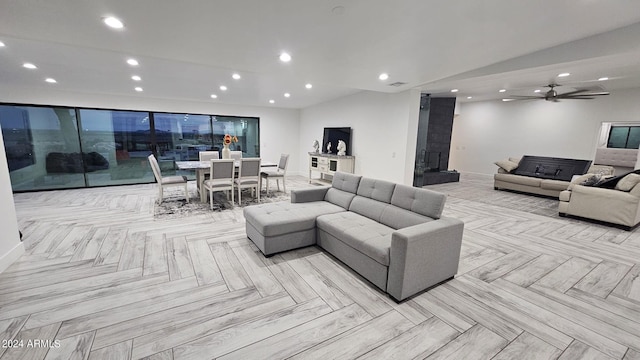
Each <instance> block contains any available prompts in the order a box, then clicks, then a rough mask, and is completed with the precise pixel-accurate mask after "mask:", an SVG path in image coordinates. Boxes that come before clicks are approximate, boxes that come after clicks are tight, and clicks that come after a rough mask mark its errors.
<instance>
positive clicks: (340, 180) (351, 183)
mask: <svg viewBox="0 0 640 360" xmlns="http://www.w3.org/2000/svg"><path fill="white" fill-rule="evenodd" d="M361 178H362V176H358V175H353V174H349V173H343V172H336V173H335V174H334V175H333V182H332V183H331V187H333V188H335V189H338V190H342V191H347V192H350V193H353V194H355V193H356V191H358V185H359V184H360V179H361Z"/></svg>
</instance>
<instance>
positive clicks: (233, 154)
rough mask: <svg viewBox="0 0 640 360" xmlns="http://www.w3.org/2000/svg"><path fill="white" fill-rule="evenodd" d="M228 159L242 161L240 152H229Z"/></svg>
mask: <svg viewBox="0 0 640 360" xmlns="http://www.w3.org/2000/svg"><path fill="white" fill-rule="evenodd" d="M229 157H230V158H232V159H233V160H240V159H242V151H230V152H229Z"/></svg>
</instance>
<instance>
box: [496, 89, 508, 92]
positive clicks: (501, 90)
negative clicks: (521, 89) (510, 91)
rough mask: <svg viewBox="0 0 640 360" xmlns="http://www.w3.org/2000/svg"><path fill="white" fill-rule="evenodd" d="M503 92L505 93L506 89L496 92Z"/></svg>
mask: <svg viewBox="0 0 640 360" xmlns="http://www.w3.org/2000/svg"><path fill="white" fill-rule="evenodd" d="M505 91H507V89H500V90H498V92H505Z"/></svg>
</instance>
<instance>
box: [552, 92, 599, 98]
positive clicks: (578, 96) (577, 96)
mask: <svg viewBox="0 0 640 360" xmlns="http://www.w3.org/2000/svg"><path fill="white" fill-rule="evenodd" d="M603 95H609V93H592V94H576V95H569V96H566V94H562V95H558V97H559V98H561V99H572V98H581V97H590V98H593V96H603Z"/></svg>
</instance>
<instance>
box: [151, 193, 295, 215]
mask: <svg viewBox="0 0 640 360" xmlns="http://www.w3.org/2000/svg"><path fill="white" fill-rule="evenodd" d="M235 196H236V198H235V200H236V203H235V204H231V199H229V200H227V197H226V196H225V194H224V192H222V191H219V192H215V193H213V210H211V207H210V205H209V202H208V201H207V202H204V203H203V202H201V201H200V196H199V195H198V194H197V193H196V192H193V191H192V192H190V194H189V202H188V203H187V202H186V200H185V199H184V197H183V196H182V194H180V193H177V194H175V196H174V195H173V194H169V195H167V197H166V198H165V200H164V201H163V202H162V203H160V204H158V203H155V208H154V217H156V218H176V217H183V216H194V215H199V214H207V213H211V212H212V211H214V212H221V211H225V210H231V209H233V208H235V209H237V208H238V207H240V208H243V207H245V206H249V205H256V204H258V201H257V199H256V198H254V197H252V196H251V192H250V191H249V190H245V191H243V192H242V203H241V204H240V205H238V203H237V200H238V194H237V193H236V194H235ZM290 199H291V197H290V195H289V193H284V192H281V191H270V192H269V195H267V194H266V192H264V191H263V192H261V193H260V204H265V203H271V202H279V201H289V200H290ZM234 205H235V206H234Z"/></svg>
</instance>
